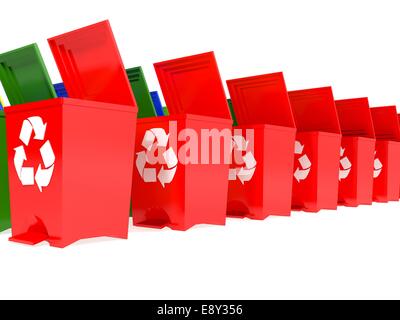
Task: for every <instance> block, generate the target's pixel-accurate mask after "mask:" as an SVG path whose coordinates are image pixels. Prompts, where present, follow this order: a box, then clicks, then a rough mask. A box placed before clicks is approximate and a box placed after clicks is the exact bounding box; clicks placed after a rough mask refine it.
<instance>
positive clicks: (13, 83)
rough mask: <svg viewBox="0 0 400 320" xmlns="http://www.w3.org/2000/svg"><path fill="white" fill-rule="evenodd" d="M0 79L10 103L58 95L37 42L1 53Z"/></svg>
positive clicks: (26, 101) (20, 102) (50, 97)
mask: <svg viewBox="0 0 400 320" xmlns="http://www.w3.org/2000/svg"><path fill="white" fill-rule="evenodd" d="M0 81H1V83H2V85H3V88H4V91H5V93H6V94H7V98H8V101H9V102H10V105H16V104H23V103H28V102H35V101H40V100H47V99H52V98H55V97H56V93H55V91H54V88H53V85H52V83H51V81H50V76H49V74H48V72H47V69H46V66H45V64H44V61H43V58H42V55H41V54H40V51H39V48H38V46H37V44H36V43H34V44H30V45H28V46H25V47H22V48H19V49H15V50H12V51H9V52H6V53H2V54H0Z"/></svg>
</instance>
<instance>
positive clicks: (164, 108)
mask: <svg viewBox="0 0 400 320" xmlns="http://www.w3.org/2000/svg"><path fill="white" fill-rule="evenodd" d="M162 109H163V112H164V116H169V111H168V108H167V107H163V108H162Z"/></svg>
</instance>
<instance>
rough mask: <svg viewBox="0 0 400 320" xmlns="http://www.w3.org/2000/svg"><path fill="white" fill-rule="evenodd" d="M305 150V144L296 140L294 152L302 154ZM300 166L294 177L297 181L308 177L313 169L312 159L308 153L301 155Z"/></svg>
mask: <svg viewBox="0 0 400 320" xmlns="http://www.w3.org/2000/svg"><path fill="white" fill-rule="evenodd" d="M303 151H304V145H302V144H301V142H300V141H296V143H295V150H294V153H295V154H297V155H302V154H303ZM298 161H299V164H300V167H297V169H296V171H295V172H294V177H295V179H296V180H297V182H299V183H300V181H302V180H305V179H307V177H308V175H309V174H310V171H311V161H310V159H309V158H308V156H307V155H306V154H304V155H303V156H301V157H300V158H299V159H298Z"/></svg>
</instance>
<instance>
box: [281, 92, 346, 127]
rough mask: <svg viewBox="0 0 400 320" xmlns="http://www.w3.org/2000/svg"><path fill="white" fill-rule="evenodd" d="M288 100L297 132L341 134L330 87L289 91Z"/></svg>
mask: <svg viewBox="0 0 400 320" xmlns="http://www.w3.org/2000/svg"><path fill="white" fill-rule="evenodd" d="M289 99H290V103H291V106H292V110H293V115H294V119H295V121H296V126H297V130H298V131H323V132H330V133H336V134H340V133H341V131H340V125H339V119H338V115H337V112H336V106H335V100H334V98H333V94H332V88H331V87H323V88H315V89H305V90H297V91H290V92H289Z"/></svg>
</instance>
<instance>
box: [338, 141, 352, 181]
mask: <svg viewBox="0 0 400 320" xmlns="http://www.w3.org/2000/svg"><path fill="white" fill-rule="evenodd" d="M345 152H346V149H345V148H340V157H341V159H340V165H341V166H342V168H341V169H340V170H339V181H342V180H344V179H346V178H347V177H348V176H349V174H350V171H351V162H350V160H349V158H347V157H343V156H344V153H345Z"/></svg>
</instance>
